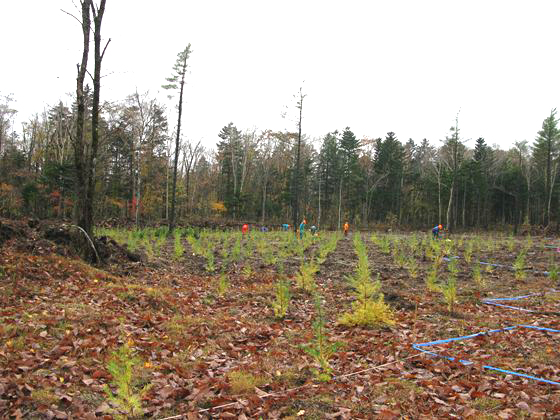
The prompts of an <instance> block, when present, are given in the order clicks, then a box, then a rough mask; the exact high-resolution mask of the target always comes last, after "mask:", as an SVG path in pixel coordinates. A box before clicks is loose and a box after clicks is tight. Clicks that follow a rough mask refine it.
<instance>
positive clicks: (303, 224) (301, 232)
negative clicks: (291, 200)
mask: <svg viewBox="0 0 560 420" xmlns="http://www.w3.org/2000/svg"><path fill="white" fill-rule="evenodd" d="M306 224H307V220H305V219H303V221H302V222H301V223H300V225H299V239H303V234H304V232H305V225H306Z"/></svg>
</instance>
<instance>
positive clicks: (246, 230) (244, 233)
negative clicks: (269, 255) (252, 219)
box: [241, 223, 249, 236]
mask: <svg viewBox="0 0 560 420" xmlns="http://www.w3.org/2000/svg"><path fill="white" fill-rule="evenodd" d="M248 232H249V225H248V224H247V223H245V224H244V225H243V226H242V227H241V233H242V234H243V236H245V235H246V234H247V233H248Z"/></svg>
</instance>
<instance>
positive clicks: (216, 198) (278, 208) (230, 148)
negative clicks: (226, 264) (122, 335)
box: [0, 88, 560, 228]
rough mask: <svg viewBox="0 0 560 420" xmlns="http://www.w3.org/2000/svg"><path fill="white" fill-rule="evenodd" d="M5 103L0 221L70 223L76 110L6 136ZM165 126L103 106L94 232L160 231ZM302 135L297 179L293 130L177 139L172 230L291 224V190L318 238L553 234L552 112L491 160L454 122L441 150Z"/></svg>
mask: <svg viewBox="0 0 560 420" xmlns="http://www.w3.org/2000/svg"><path fill="white" fill-rule="evenodd" d="M85 97H86V113H89V117H88V118H86V119H85V121H86V122H85V124H86V126H87V125H88V124H91V110H92V92H91V91H90V90H88V89H87V88H86V92H85ZM0 99H1V101H0V214H1V215H2V216H4V217H20V216H32V217H39V218H70V217H72V212H73V208H74V204H75V202H76V195H75V190H76V188H75V187H76V185H75V182H76V176H75V162H74V158H73V156H74V150H73V147H74V142H73V139H72V137H73V135H74V134H73V133H75V124H76V123H75V122H76V107H70V108H69V107H67V106H65V105H64V104H63V103H62V102H61V103H58V104H56V105H54V106H51V107H49V108H48V109H46V110H45V111H44V112H42V113H38V114H36V115H34V116H32V117H31V118H30V119H29V120H28V121H26V122H25V123H23V124H22V126H21V127H15V126H14V123H13V121H14V115H15V114H16V110H15V109H13V101H12V98H11V97H6V96H2V97H1V98H0ZM304 115H305V111H304ZM168 118H169V116H168V112H167V111H166V109H165V108H164V106H163V105H162V104H160V103H159V102H158V101H157V100H156V99H154V98H151V97H150V96H149V95H148V94H139V93H137V92H136V93H134V94H132V95H130V96H129V97H127V98H126V99H124V100H122V101H120V102H118V103H115V102H113V103H105V104H103V105H102V107H101V111H100V116H99V122H98V123H99V128H98V130H99V133H100V135H99V145H98V152H97V158H96V160H95V164H94V177H95V197H96V199H95V201H96V203H95V207H94V211H95V220H96V221H97V222H99V221H103V220H105V219H109V218H111V219H119V220H130V221H133V222H136V223H140V224H143V223H152V222H156V221H162V220H165V219H167V218H168V217H169V212H170V204H171V202H170V186H171V176H172V172H173V158H174V141H173V138H174V133H173V129H174V127H173V124H172V123H170V122H169V121H168ZM303 121H304V123H303V133H304V135H303V138H302V144H301V160H300V168H299V171H295V162H296V147H297V139H298V133H297V128H298V127H294V132H275V131H271V130H266V129H265V130H255V129H250V130H246V129H243V128H239V127H237V126H236V125H235V124H234V123H233V122H229V123H228V122H224V123H225V125H224V127H223V128H222V130H221V131H220V132H219V133H215V135H216V140H217V143H216V146H215V148H214V149H209V148H205V147H203V145H202V144H201V143H200V142H198V143H197V142H193V141H190V140H187V139H185V138H182V139H181V145H180V155H179V161H178V162H179V164H178V175H177V176H178V178H177V220H178V222H179V223H181V222H184V221H185V220H186V219H193V218H204V219H210V218H229V219H233V220H238V221H245V220H247V221H254V222H259V223H265V224H266V223H289V222H291V218H292V207H293V205H294V191H296V187H297V192H298V196H299V197H298V199H299V203H298V204H299V209H300V210H299V212H300V214H301V215H302V216H305V217H307V219H309V220H310V222H312V223H313V224H317V225H319V226H320V227H322V228H336V227H339V226H340V224H341V223H344V221H346V220H348V221H349V222H350V223H352V224H353V225H355V226H361V227H367V226H368V225H371V224H373V223H388V224H393V225H395V224H399V225H407V226H411V227H424V228H425V227H426V226H430V225H433V224H436V223H442V224H445V225H447V226H449V227H451V228H463V227H465V228H470V227H481V228H488V227H490V228H492V227H494V226H498V225H506V224H508V225H515V226H517V225H520V224H533V225H543V226H547V225H549V224H550V223H554V224H556V222H557V221H558V217H559V211H558V203H559V198H560V190H559V188H558V182H557V175H558V172H559V167H558V165H559V163H560V131H559V129H558V120H557V117H556V110H552V111H551V113H550V115H548V116H547V117H546V118H544V121H543V124H542V129H541V130H540V131H538V132H537V133H535V139H534V140H533V141H531V142H527V141H520V142H516V143H515V144H514V145H513V147H512V148H510V149H509V150H501V149H500V148H497V147H495V146H494V147H492V146H490V145H489V144H488V143H487V141H486V140H485V139H484V138H478V139H476V140H474V139H473V141H469V142H467V141H465V139H463V138H462V136H461V131H460V127H459V121H458V120H456V121H455V124H454V126H453V127H452V128H451V129H450V130H449V133H448V135H447V136H446V138H445V139H443V140H437V145H434V143H433V140H435V139H431V140H432V143H430V142H429V141H428V140H426V139H422V140H419V141H415V140H413V139H408V140H402V139H399V138H398V137H397V134H396V133H393V132H389V133H387V134H386V135H385V136H383V137H379V138H374V137H372V138H357V137H356V135H355V134H354V133H353V132H352V130H351V129H350V128H348V127H347V128H344V129H341V130H339V131H333V132H330V133H326V134H325V135H324V136H323V137H322V138H318V139H310V138H308V137H306V136H305V120H303ZM84 132H85V135H86V136H88V135H89V136H90V135H91V134H90V130H88V129H86V130H84ZM84 144H86V145H87V144H88V142H87V139H86V141H85V143H84ZM86 147H87V146H86ZM86 152H87V151H86ZM296 173H297V179H296V176H295V175H296Z"/></svg>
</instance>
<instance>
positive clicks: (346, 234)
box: [342, 222, 350, 236]
mask: <svg viewBox="0 0 560 420" xmlns="http://www.w3.org/2000/svg"><path fill="white" fill-rule="evenodd" d="M342 228H343V229H344V236H348V229H350V225H349V224H348V222H345V223H344V226H343V227H342Z"/></svg>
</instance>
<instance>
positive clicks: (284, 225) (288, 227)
mask: <svg viewBox="0 0 560 420" xmlns="http://www.w3.org/2000/svg"><path fill="white" fill-rule="evenodd" d="M282 230H283V231H284V232H287V231H289V230H290V225H289V224H287V223H284V224H283V225H282Z"/></svg>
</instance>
